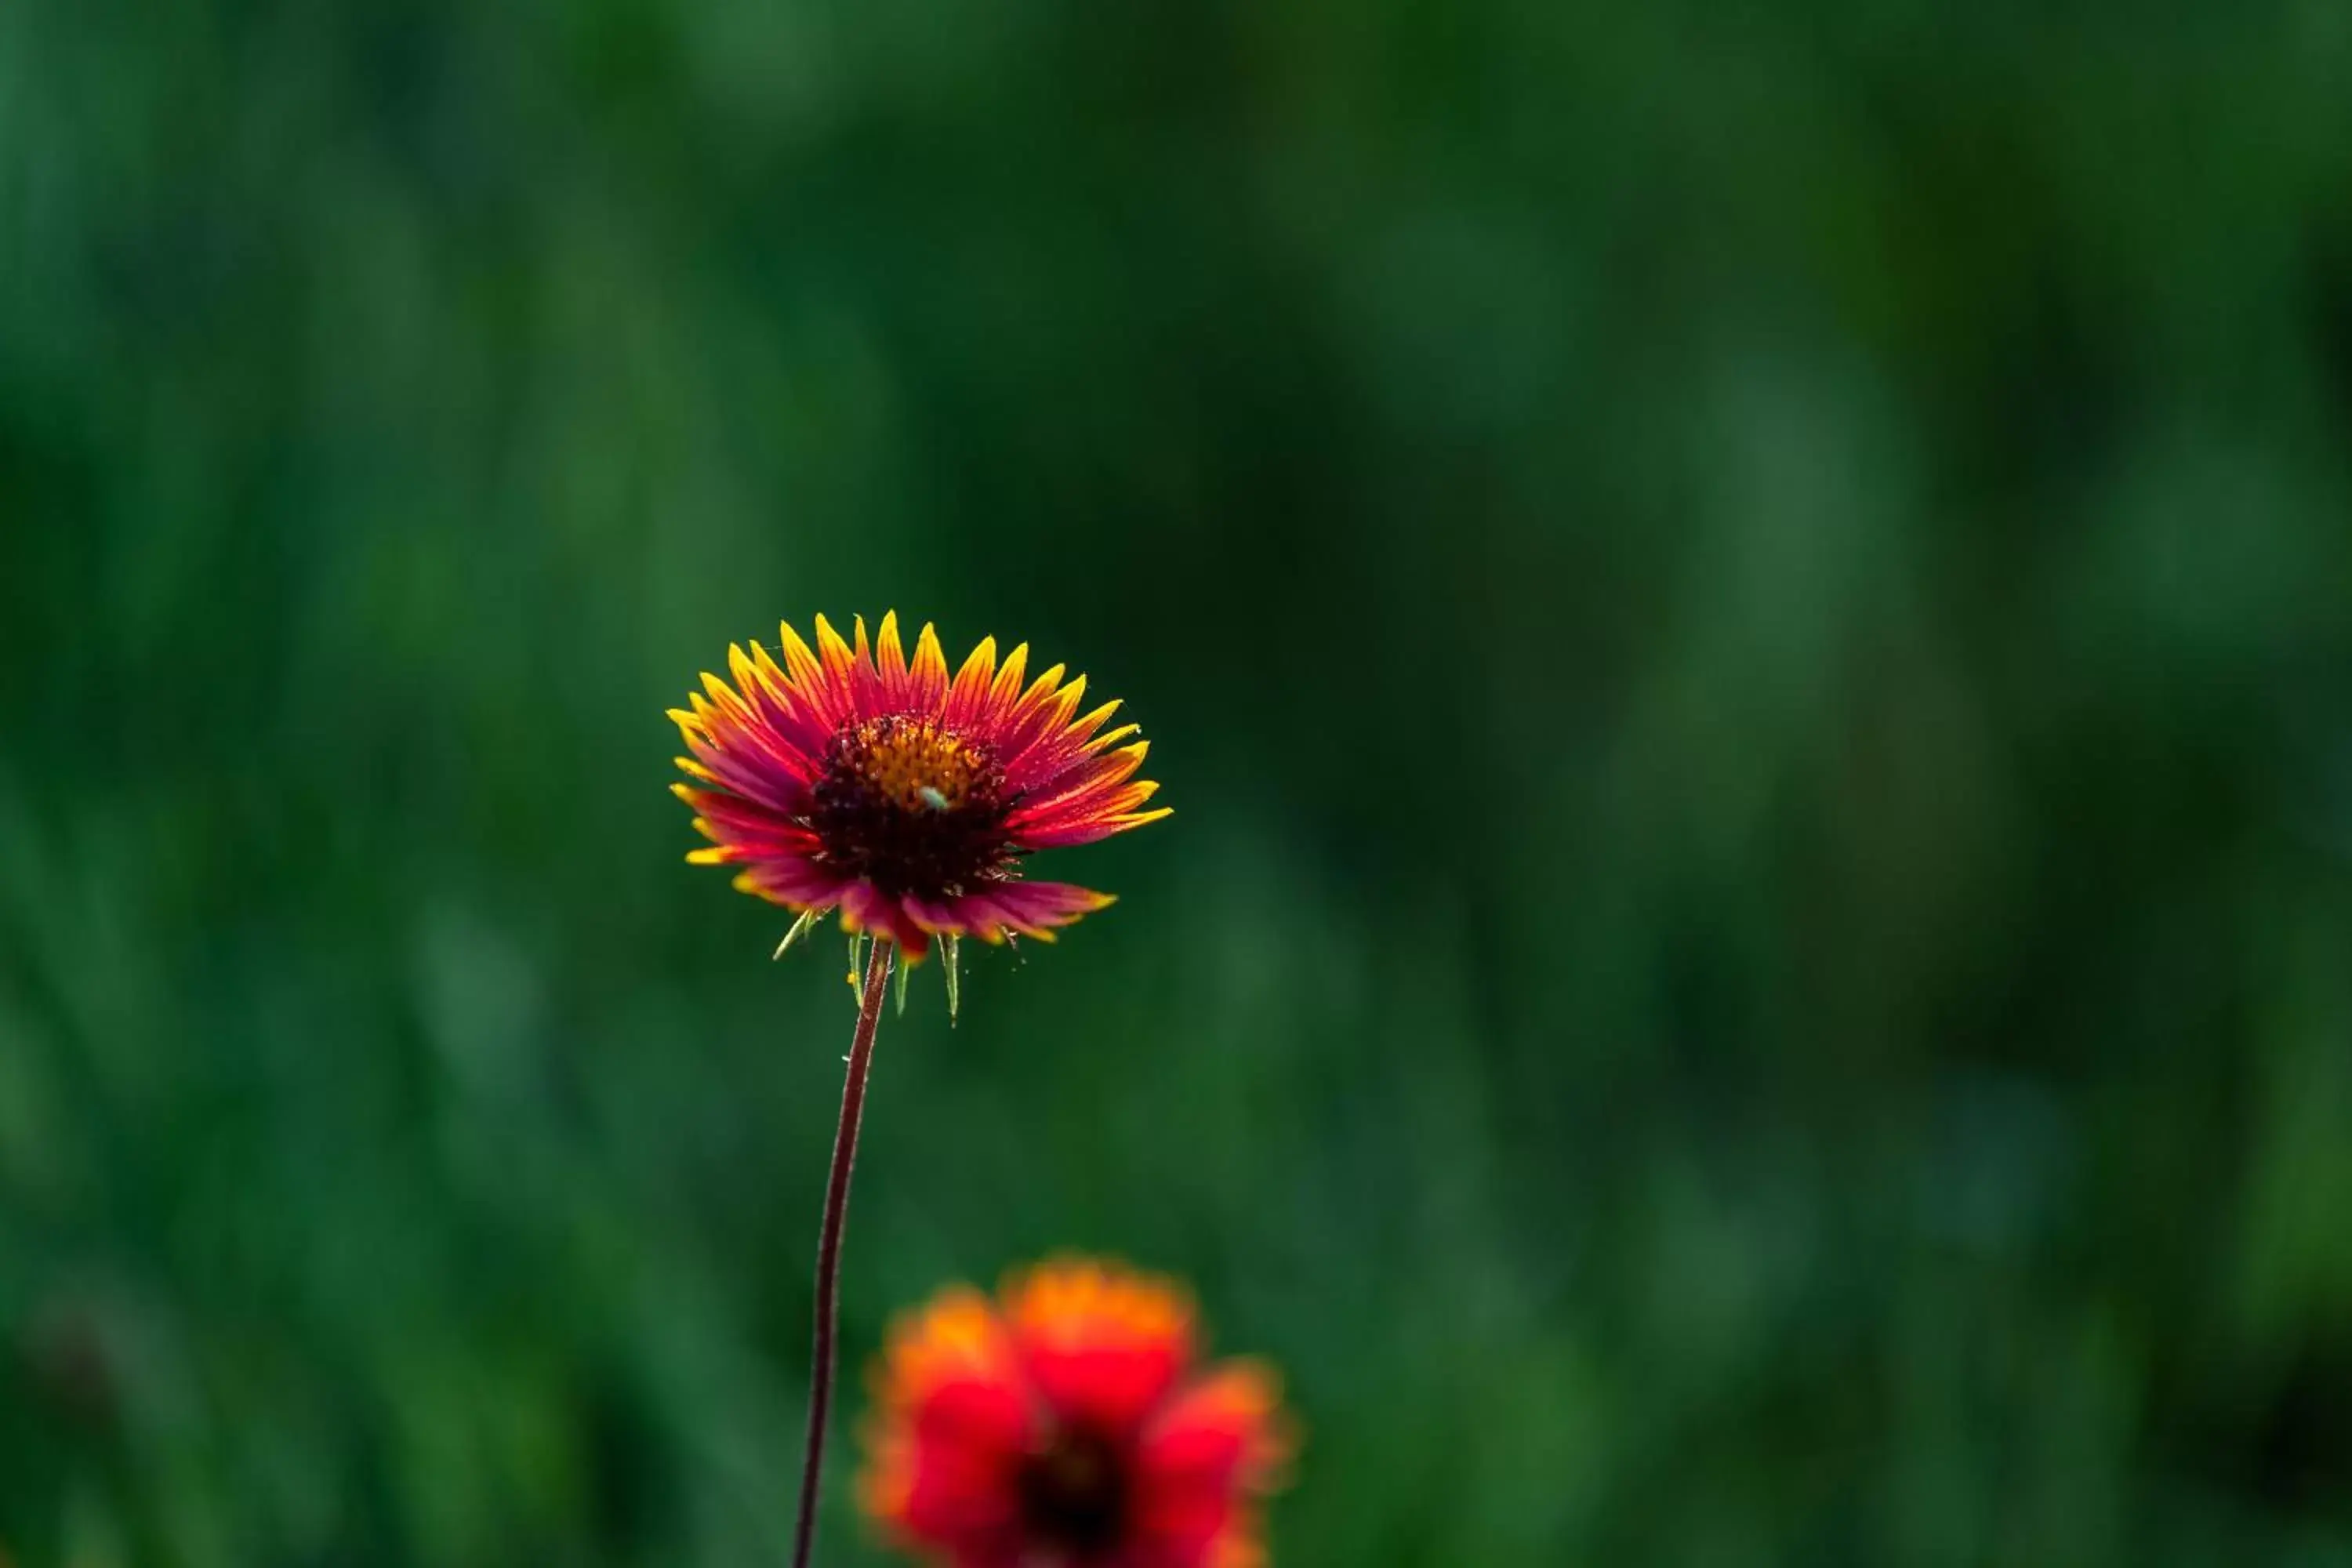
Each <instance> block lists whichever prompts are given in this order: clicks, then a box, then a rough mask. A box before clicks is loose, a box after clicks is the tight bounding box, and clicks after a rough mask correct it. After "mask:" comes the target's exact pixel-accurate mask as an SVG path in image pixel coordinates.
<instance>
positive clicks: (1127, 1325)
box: [1004, 1259, 1192, 1436]
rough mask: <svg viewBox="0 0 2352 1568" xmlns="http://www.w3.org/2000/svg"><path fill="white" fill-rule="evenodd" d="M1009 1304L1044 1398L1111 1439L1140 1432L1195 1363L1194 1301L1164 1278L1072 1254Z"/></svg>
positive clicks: (1017, 1339)
mask: <svg viewBox="0 0 2352 1568" xmlns="http://www.w3.org/2000/svg"><path fill="white" fill-rule="evenodd" d="M1004 1301H1005V1317H1006V1320H1007V1321H1008V1322H1009V1324H1010V1325H1011V1329H1012V1334H1013V1343H1014V1345H1015V1347H1016V1348H1017V1350H1018V1351H1019V1352H1020V1357H1021V1363H1022V1365H1023V1366H1024V1368H1025V1369H1026V1371H1027V1373H1028V1374H1029V1381H1030V1384H1031V1386H1032V1387H1034V1389H1035V1390H1036V1392H1037V1395H1038V1397H1039V1398H1041V1399H1042V1400H1044V1401H1045V1405H1047V1406H1048V1408H1050V1409H1051V1410H1052V1411H1053V1412H1054V1413H1055V1415H1057V1416H1059V1417H1060V1418H1061V1419H1062V1420H1064V1421H1066V1422H1068V1421H1076V1422H1084V1423H1087V1424H1088V1425H1090V1426H1093V1427H1094V1428H1095V1429H1096V1430H1098V1431H1101V1432H1103V1433H1105V1434H1106V1435H1109V1436H1123V1435H1126V1434H1129V1433H1133V1432H1136V1431H1138V1430H1139V1429H1140V1427H1141V1426H1142V1424H1143V1422H1144V1420H1145V1419H1146V1418H1147V1417H1148V1416H1149V1415H1150V1414H1151V1412H1152V1410H1153V1409H1154V1407H1156V1406H1157V1405H1159V1403H1160V1399H1161V1398H1162V1397H1163V1396H1164V1395H1165V1394H1167V1393H1168V1391H1169V1389H1170V1388H1171V1386H1172V1385H1173V1384H1174V1383H1175V1380H1176V1378H1177V1377H1178V1375H1179V1374H1180V1373H1182V1371H1183V1370H1184V1368H1185V1366H1186V1365H1187V1364H1188V1363H1190V1362H1191V1361H1192V1304H1191V1303H1190V1302H1189V1301H1187V1300H1185V1299H1184V1297H1183V1296H1182V1295H1181V1293H1180V1292H1179V1291H1178V1290H1177V1289H1176V1288H1175V1287H1174V1286H1173V1285H1171V1284H1170V1283H1168V1282H1167V1281H1165V1280H1162V1279H1154V1278H1151V1277H1150V1276H1147V1275H1141V1274H1135V1273H1131V1272H1129V1271H1128V1270H1126V1269H1124V1268H1117V1267H1115V1266H1110V1265H1105V1264H1100V1263H1093V1262H1087V1261H1084V1260H1076V1259H1073V1260H1064V1261H1058V1262H1052V1263H1046V1264H1043V1265H1040V1266H1039V1267H1038V1268H1036V1269H1034V1270H1033V1271H1032V1272H1030V1273H1029V1274H1027V1275H1025V1276H1022V1277H1020V1278H1018V1279H1014V1280H1013V1281H1012V1282H1011V1283H1010V1284H1009V1285H1008V1286H1007V1288H1006V1290H1005V1296H1004Z"/></svg>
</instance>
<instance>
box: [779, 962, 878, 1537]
mask: <svg viewBox="0 0 2352 1568" xmlns="http://www.w3.org/2000/svg"><path fill="white" fill-rule="evenodd" d="M897 951H898V944H897V943H895V942H889V941H887V940H886V939H884V938H882V937H879V936H877V937H876V938H875V939H874V942H873V952H872V954H871V956H870V957H868V959H867V960H866V989H865V992H864V994H862V996H861V997H860V998H859V1001H858V1006H857V1032H856V1034H854V1035H852V1036H851V1037H850V1040H849V1076H848V1079H847V1080H846V1081H845V1082H844V1083H843V1084H842V1086H841V1124H840V1126H839V1127H838V1128H837V1129H835V1132H834V1135H833V1174H832V1175H831V1176H830V1177H829V1178H828V1179H827V1180H826V1182H825V1184H824V1228H823V1229H822V1230H820V1231H819V1232H818V1233H817V1243H816V1348H815V1352H814V1358H813V1364H812V1365H811V1367H810V1369H809V1408H808V1445H807V1449H808V1453H807V1458H804V1459H803V1460H802V1462H801V1515H800V1523H799V1525H798V1526H797V1527H796V1528H795V1529H794V1530H793V1568H808V1561H809V1551H810V1549H811V1548H812V1547H814V1545H815V1544H816V1485H817V1478H818V1476H819V1475H821V1474H822V1473H823V1472H824V1424H825V1416H826V1415H827V1414H828V1413H829V1412H830V1411H831V1410H832V1407H833V1363H834V1345H833V1335H834V1319H835V1315H836V1314H837V1312H838V1310H839V1307H840V1297H841V1289H840V1285H841V1280H840V1276H841V1226H842V1221H843V1220H844V1219H845V1218H846V1217H847V1215H848V1212H849V1173H850V1168H851V1167H852V1166H853V1165H855V1164H856V1163H857V1121H858V1117H859V1115H860V1114H861V1113H862V1112H863V1111H864V1110H865V1109H866V1068H868V1067H870V1066H871V1065H872V1064H873V1061H874V1030H875V1028H876V1026H877V1025H879V1024H880V1023H881V1022H882V997H883V994H884V993H885V992H886V991H887V990H888V989H889V985H888V982H889V979H890V958H891V955H892V954H893V953H894V952H897Z"/></svg>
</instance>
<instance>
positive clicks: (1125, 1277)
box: [858, 1259, 1294, 1568]
mask: <svg viewBox="0 0 2352 1568" xmlns="http://www.w3.org/2000/svg"><path fill="white" fill-rule="evenodd" d="M1196 1350H1197V1346H1196V1345H1195V1343H1194V1340H1193V1318H1192V1308H1191V1306H1190V1305H1189V1303H1188V1302H1187V1301H1186V1300H1185V1298H1184V1297H1183V1295H1182V1294H1181V1292H1180V1291H1179V1290H1178V1289H1176V1288H1175V1287H1174V1286H1173V1285H1171V1284H1170V1283H1168V1282H1167V1281H1165V1280H1161V1279H1154V1278H1152V1277H1150V1276H1148V1275H1142V1274H1137V1273H1133V1272H1130V1271H1129V1270H1127V1269H1125V1268H1121V1267H1119V1266H1118V1265H1116V1264H1110V1263H1099V1262H1089V1261H1086V1260H1081V1259H1065V1260H1060V1261H1055V1262H1049V1263H1046V1264H1044V1265H1041V1266H1040V1267H1039V1268H1036V1269H1034V1271H1032V1272H1030V1273H1028V1274H1026V1275H1021V1276H1016V1277H1015V1278H1014V1279H1013V1280H1012V1281H1011V1282H1009V1283H1008V1284H1007V1286H1006V1288H1005V1289H1004V1291H1003V1296H1002V1300H1001V1301H998V1302H992V1301H990V1300H989V1299H988V1298H987V1297H985V1296H982V1294H981V1293H980V1292H979V1291H977V1290H974V1289H971V1288H969V1287H965V1286H957V1287H952V1288H950V1289H947V1290H945V1291H942V1292H941V1293H940V1295H939V1296H937V1297H936V1298H934V1299H933V1300H931V1301H930V1303H929V1305H927V1306H925V1307H923V1308H921V1309H920V1310H918V1311H916V1312H914V1313H912V1314H910V1315H908V1316H907V1317H905V1318H903V1319H901V1320H900V1321H898V1323H897V1324H895V1325H894V1326H893V1327H892V1329H891V1331H890V1335H889V1340H888V1342H887V1345H886V1346H885V1348H884V1352H883V1355H882V1359H881V1362H880V1363H879V1364H878V1365H877V1368H876V1370H875V1391H876V1408H875V1410H874V1412H873V1415H872V1417H871V1419H870V1421H869V1424H868V1426H867V1428H866V1449H867V1459H866V1468H865V1470H864V1472H863V1473H862V1474H861V1475H860V1477H859V1478H858V1496H859V1500H860V1502H861V1503H862V1504H863V1505H864V1507H865V1509H866V1512H867V1513H868V1514H869V1515H870V1516H871V1517H872V1518H873V1519H874V1520H875V1521H877V1523H879V1524H880V1525H881V1527H882V1528H883V1530H884V1531H886V1532H887V1534H888V1535H889V1536H890V1537H891V1539H892V1540H893V1541H894V1542H897V1544H898V1545H899V1546H901V1547H903V1548H905V1549H907V1550H908V1551H909V1552H913V1553H915V1554H916V1555H917V1556H918V1557H919V1558H920V1559H922V1560H923V1561H924V1562H927V1563H934V1564H937V1565H939V1568H1028V1565H1030V1564H1050V1565H1051V1568H1256V1565H1258V1564H1261V1563H1264V1562H1265V1551H1264V1548H1263V1545H1262V1543H1261V1539H1260V1528H1259V1521H1258V1502H1259V1500H1260V1499H1261V1498H1262V1497H1263V1496H1264V1495H1265V1493H1267V1492H1268V1491H1271V1490H1273V1489H1275V1488H1276V1486H1278V1485H1279V1484H1280V1480H1281V1472H1282V1470H1283V1468H1284V1467H1285V1466H1286V1464H1287V1462H1288V1458H1289V1455H1290V1452H1291V1449H1292V1447H1293V1446H1294V1445H1293V1440H1292V1437H1291V1436H1290V1432H1289V1426H1288V1422H1287V1421H1286V1417H1285V1416H1284V1415H1283V1412H1282V1407H1281V1399H1280V1394H1279V1391H1278V1388H1277V1385H1276V1380H1275V1377H1274V1374H1273V1373H1272V1372H1271V1370H1269V1369H1268V1368H1266V1367H1265V1366H1263V1365H1261V1364H1259V1363H1255V1362H1238V1361H1237V1362H1224V1363H1218V1364H1216V1365H1213V1366H1209V1367H1205V1368H1196V1366H1195V1365H1194V1356H1195V1352H1196Z"/></svg>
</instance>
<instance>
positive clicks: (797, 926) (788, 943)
mask: <svg viewBox="0 0 2352 1568" xmlns="http://www.w3.org/2000/svg"><path fill="white" fill-rule="evenodd" d="M828 912H829V911H828V910H802V911H801V918H800V919H798V920H796V921H793V929H792V930H790V931H786V932H785V933H784V940H783V941H782V942H778V943H776V951H775V952H772V953H771V954H769V958H770V959H771V960H774V959H778V958H782V957H783V956H784V954H786V953H787V952H791V951H792V949H793V943H794V942H798V941H800V939H801V938H803V937H804V936H806V935H808V933H809V928H810V927H811V926H813V925H814V924H816V922H817V921H821V920H823V919H824V917H825V915H826V914H827V913H828Z"/></svg>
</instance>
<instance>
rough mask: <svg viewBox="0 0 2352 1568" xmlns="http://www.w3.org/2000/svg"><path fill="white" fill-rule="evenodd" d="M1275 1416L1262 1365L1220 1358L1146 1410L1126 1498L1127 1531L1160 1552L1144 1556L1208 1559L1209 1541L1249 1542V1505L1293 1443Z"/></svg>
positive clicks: (1228, 1546) (1274, 1386) (1274, 1390)
mask: <svg viewBox="0 0 2352 1568" xmlns="http://www.w3.org/2000/svg"><path fill="white" fill-rule="evenodd" d="M1281 1412H1282V1396H1281V1390H1280V1384H1279V1383H1278V1382H1277V1380H1276V1377H1275V1375H1274V1373H1273V1371H1272V1370H1271V1369H1270V1368H1268V1367H1265V1366H1263V1365H1261V1364H1259V1363H1255V1362H1228V1363H1224V1364H1223V1365H1221V1366H1219V1367H1217V1368H1216V1369H1215V1370H1213V1372H1212V1373H1210V1374H1209V1375H1208V1376H1207V1377H1205V1378H1203V1379H1202V1380H1201V1381H1200V1382H1198V1383H1195V1384H1192V1385H1191V1386H1190V1387H1187V1388H1185V1389H1183V1390H1181V1391H1180V1392H1179V1393H1178V1394H1176V1395H1175V1396H1174V1397H1173V1398H1172V1399H1171V1400H1170V1401H1169V1402H1168V1403H1167V1404H1166V1405H1164V1406H1163V1407H1162V1408H1161V1409H1160V1411H1159V1412H1158V1414H1156V1415H1153V1416H1152V1418H1151V1422H1150V1426H1149V1427H1148V1428H1147V1429H1146V1430H1145V1432H1144V1435H1143V1440H1142V1442H1141V1444H1140V1445H1139V1447H1138V1449H1137V1455H1136V1464H1137V1486H1136V1489H1135V1495H1136V1500H1137V1513H1138V1517H1137V1520H1136V1528H1137V1529H1138V1531H1139V1532H1140V1533H1141V1534H1142V1535H1143V1536H1145V1537H1146V1538H1147V1539H1148V1540H1150V1542H1153V1543H1154V1544H1155V1545H1156V1546H1158V1547H1159V1548H1160V1552H1159V1553H1158V1555H1157V1556H1156V1557H1154V1558H1153V1560H1155V1561H1157V1560H1160V1558H1164V1559H1165V1560H1167V1561H1170V1562H1180V1563H1200V1562H1203V1561H1207V1562H1217V1561H1220V1560H1221V1559H1219V1558H1217V1557H1215V1556H1213V1555H1211V1554H1210V1550H1209V1549H1210V1546H1211V1543H1213V1542H1214V1543H1215V1544H1216V1545H1217V1546H1218V1547H1219V1548H1220V1549H1222V1550H1225V1551H1228V1552H1234V1551H1239V1552H1244V1553H1246V1552H1247V1550H1248V1549H1250V1548H1252V1547H1254V1546H1255V1535H1256V1531H1255V1521H1254V1520H1253V1519H1252V1517H1251V1514H1252V1508H1251V1505H1252V1502H1253V1501H1254V1499H1255V1495H1256V1494H1258V1493H1261V1492H1264V1491H1265V1490H1267V1489H1270V1488H1272V1487H1273V1486H1275V1485H1276V1483H1277V1479H1278V1476H1279V1472H1280V1470H1281V1468H1282V1467H1283V1465H1284V1464H1285V1463H1286V1460H1287V1459H1288V1458H1289V1455H1290V1452H1291V1449H1292V1447H1294V1444H1293V1440H1292V1438H1291V1436H1290V1434H1289V1432H1288V1430H1287V1429H1286V1426H1285V1424H1284V1422H1283V1418H1282V1414H1281ZM1227 1560H1234V1559H1227ZM1237 1560H1238V1561H1241V1562H1247V1561H1248V1560H1249V1559H1248V1557H1247V1556H1246V1555H1245V1554H1244V1555H1242V1556H1240V1557H1239V1558H1238V1559H1237Z"/></svg>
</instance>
